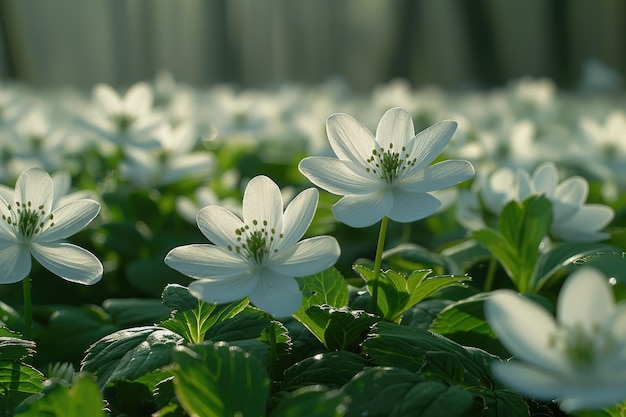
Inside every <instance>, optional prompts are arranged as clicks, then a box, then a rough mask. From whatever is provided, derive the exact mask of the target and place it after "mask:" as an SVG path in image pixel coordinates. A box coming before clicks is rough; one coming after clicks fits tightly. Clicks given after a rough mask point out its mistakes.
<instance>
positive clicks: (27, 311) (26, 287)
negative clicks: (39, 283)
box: [22, 276, 33, 340]
mask: <svg viewBox="0 0 626 417" xmlns="http://www.w3.org/2000/svg"><path fill="white" fill-rule="evenodd" d="M22 289H23V292H24V339H27V340H30V339H32V337H33V307H32V302H31V296H30V276H27V277H26V278H24V279H23V280H22Z"/></svg>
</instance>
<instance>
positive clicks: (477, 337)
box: [430, 293, 508, 357]
mask: <svg viewBox="0 0 626 417" xmlns="http://www.w3.org/2000/svg"><path fill="white" fill-rule="evenodd" d="M489 296H490V293H480V294H476V295H474V296H472V297H468V298H466V299H465V300H461V301H457V302H456V303H454V304H451V305H449V306H448V307H446V308H444V309H443V310H442V311H441V312H440V313H439V314H438V315H437V317H436V318H435V320H433V323H432V325H431V327H430V331H432V332H433V333H437V334H440V335H442V336H446V337H447V338H449V339H451V340H454V341H455V342H457V343H459V344H461V345H465V346H475V347H479V348H481V349H484V350H486V351H488V352H491V353H493V354H495V355H498V356H500V357H505V356H508V351H507V350H506V349H505V348H504V347H503V346H502V344H501V343H500V342H499V341H498V337H497V336H496V335H495V333H494V332H493V330H491V327H489V323H487V320H486V318H485V312H484V303H485V301H486V300H487V298H489Z"/></svg>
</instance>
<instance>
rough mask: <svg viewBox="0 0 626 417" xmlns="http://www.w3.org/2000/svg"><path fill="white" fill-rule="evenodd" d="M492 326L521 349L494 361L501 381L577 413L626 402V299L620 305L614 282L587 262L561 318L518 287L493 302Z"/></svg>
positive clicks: (561, 301)
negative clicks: (625, 302) (524, 295)
mask: <svg viewBox="0 0 626 417" xmlns="http://www.w3.org/2000/svg"><path fill="white" fill-rule="evenodd" d="M485 315H486V318H487V321H488V322H489V325H490V326H491V328H492V329H493V331H494V332H495V333H496V335H497V336H498V339H499V340H500V342H502V344H503V345H504V346H505V347H506V348H507V349H508V350H509V352H510V353H511V354H513V359H511V360H509V361H507V362H496V363H493V364H492V372H493V375H494V376H495V377H496V379H497V380H499V381H501V382H502V383H504V385H506V386H508V387H509V388H511V389H513V390H515V391H518V392H519V393H521V394H522V395H525V396H528V397H532V398H535V399H537V400H557V401H558V402H559V405H560V407H561V409H563V410H565V411H574V410H581V409H599V408H605V407H610V406H612V405H614V404H616V403H621V402H623V401H624V400H626V389H624V387H626V304H624V303H619V304H616V303H615V300H614V298H613V293H612V291H611V287H610V285H609V282H608V280H607V279H606V277H604V276H603V275H602V274H601V273H600V272H599V271H597V270H595V269H593V268H589V267H583V268H581V269H579V270H578V271H576V272H575V273H573V274H572V275H571V276H570V277H569V278H568V279H567V281H566V282H565V284H564V285H563V288H562V289H561V293H560V294H559V298H558V302H557V309H556V319H555V318H554V317H553V316H552V314H550V313H549V312H548V311H547V310H545V309H544V308H543V307H541V306H540V305H539V304H537V303H535V302H533V301H531V300H529V299H527V298H523V297H521V296H520V295H518V294H517V293H515V292H513V291H510V290H499V291H496V292H494V293H493V294H492V295H491V296H490V297H489V299H488V300H487V301H486V304H485Z"/></svg>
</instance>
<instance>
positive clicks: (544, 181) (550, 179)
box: [532, 162, 559, 197]
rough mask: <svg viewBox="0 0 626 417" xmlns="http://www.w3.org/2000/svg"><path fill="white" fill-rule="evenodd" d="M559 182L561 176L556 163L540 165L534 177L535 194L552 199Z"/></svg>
mask: <svg viewBox="0 0 626 417" xmlns="http://www.w3.org/2000/svg"><path fill="white" fill-rule="evenodd" d="M558 180H559V174H558V171H557V169H556V165H555V164H554V162H544V163H543V164H541V165H539V166H538V167H537V168H536V169H535V171H534V172H533V175H532V182H533V184H534V185H535V192H537V193H539V194H545V195H546V196H548V197H551V196H552V194H553V193H554V190H555V188H556V184H557V182H558Z"/></svg>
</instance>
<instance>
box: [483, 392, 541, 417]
mask: <svg viewBox="0 0 626 417" xmlns="http://www.w3.org/2000/svg"><path fill="white" fill-rule="evenodd" d="M477 395H478V396H479V397H480V398H481V399H482V400H483V404H484V406H483V413H482V415H483V416H485V417H519V416H528V415H530V414H529V410H528V404H526V401H525V400H524V398H523V397H522V396H521V395H519V394H516V393H514V392H511V391H505V390H486V389H480V390H478V391H477ZM535 415H536V414H532V416H535Z"/></svg>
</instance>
